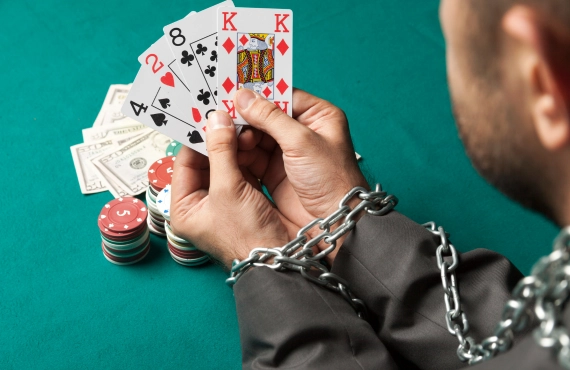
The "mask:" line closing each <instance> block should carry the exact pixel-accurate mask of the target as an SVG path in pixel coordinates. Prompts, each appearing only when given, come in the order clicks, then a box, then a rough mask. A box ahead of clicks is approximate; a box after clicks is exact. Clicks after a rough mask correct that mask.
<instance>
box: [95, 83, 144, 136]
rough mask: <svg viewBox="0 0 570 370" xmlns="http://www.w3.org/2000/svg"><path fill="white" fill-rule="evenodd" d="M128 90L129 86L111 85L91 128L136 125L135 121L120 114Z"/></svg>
mask: <svg viewBox="0 0 570 370" xmlns="http://www.w3.org/2000/svg"><path fill="white" fill-rule="evenodd" d="M130 90H131V85H111V86H110V87H109V91H107V95H106V96H105V100H104V101H103V105H102V106H101V110H100V111H99V114H98V115H97V118H96V119H95V122H94V123H93V127H98V126H104V125H109V124H119V123H137V121H135V120H133V119H132V118H129V117H127V116H125V115H124V114H123V113H121V107H122V106H123V102H124V101H125V99H126V98H127V95H129V91H130Z"/></svg>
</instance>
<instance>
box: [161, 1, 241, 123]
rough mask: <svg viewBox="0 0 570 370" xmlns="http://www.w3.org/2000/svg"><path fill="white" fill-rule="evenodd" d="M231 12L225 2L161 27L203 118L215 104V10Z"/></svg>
mask: <svg viewBox="0 0 570 370" xmlns="http://www.w3.org/2000/svg"><path fill="white" fill-rule="evenodd" d="M220 7H230V8H233V7H234V4H233V2H232V1H224V2H222V3H220V4H217V5H214V6H213V7H210V8H208V9H205V10H203V11H201V12H199V13H197V14H195V15H193V16H191V17H187V18H184V19H182V20H180V21H178V22H175V23H172V24H169V25H168V26H166V27H164V35H165V37H166V38H167V40H168V45H169V47H170V49H171V50H172V54H174V56H175V57H176V58H177V59H178V61H177V63H178V66H179V67H180V70H181V71H182V75H183V76H184V80H185V81H186V82H187V84H188V86H189V87H190V91H191V92H192V96H193V97H194V99H195V101H196V106H197V107H198V109H200V112H201V113H202V115H204V116H207V115H208V114H209V112H211V111H214V110H215V109H216V106H217V104H218V102H217V69H218V67H217V65H218V50H217V49H218V42H217V38H218V36H217V27H216V22H217V9H218V8H220Z"/></svg>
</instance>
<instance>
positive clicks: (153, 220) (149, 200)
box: [145, 185, 166, 237]
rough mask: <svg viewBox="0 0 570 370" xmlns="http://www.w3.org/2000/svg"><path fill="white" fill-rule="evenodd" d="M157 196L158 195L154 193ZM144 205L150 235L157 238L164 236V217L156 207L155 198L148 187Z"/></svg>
mask: <svg viewBox="0 0 570 370" xmlns="http://www.w3.org/2000/svg"><path fill="white" fill-rule="evenodd" d="M156 194H158V193H156ZM145 196H146V204H147V207H148V216H149V217H148V220H147V224H148V228H149V230H150V232H151V233H153V234H155V235H158V236H163V237H164V236H166V231H165V229H164V222H165V220H164V217H163V215H162V213H161V212H160V211H159V210H158V208H157V206H156V196H155V195H154V194H153V190H152V187H151V186H150V185H149V187H148V188H147V191H146V195H145Z"/></svg>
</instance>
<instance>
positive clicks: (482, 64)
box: [440, 0, 570, 225]
mask: <svg viewBox="0 0 570 370" xmlns="http://www.w3.org/2000/svg"><path fill="white" fill-rule="evenodd" d="M440 13H441V20H442V25H443V30H444V34H445V38H446V43H447V68H448V79H449V85H450V91H451V96H452V101H453V108H454V113H455V118H456V122H457V125H458V128H459V132H460V136H461V138H462V140H463V142H464V144H465V147H466V150H467V153H468V155H469V156H470V158H471V160H472V161H473V164H474V166H475V167H476V168H477V169H478V171H479V172H480V173H481V174H482V175H483V176H484V177H485V178H487V180H488V181H489V182H491V184H493V185H495V186H496V187H497V188H498V189H499V190H501V191H503V192H504V193H505V194H507V195H508V196H510V197H512V198H513V199H515V200H516V201H518V202H520V203H522V204H523V205H525V206H527V207H530V208H532V209H534V210H537V211H539V212H541V213H543V214H544V215H546V216H547V217H549V218H551V219H552V220H554V221H555V222H556V223H558V224H560V225H563V224H570V0H442V1H441V9H440Z"/></svg>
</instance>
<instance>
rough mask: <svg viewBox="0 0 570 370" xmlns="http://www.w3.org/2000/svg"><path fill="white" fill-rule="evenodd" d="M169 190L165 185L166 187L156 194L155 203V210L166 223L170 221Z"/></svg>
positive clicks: (169, 187) (168, 186)
mask: <svg viewBox="0 0 570 370" xmlns="http://www.w3.org/2000/svg"><path fill="white" fill-rule="evenodd" d="M170 189H171V186H170V185H166V187H165V188H164V189H162V190H161V191H160V193H158V195H157V197H156V203H155V204H156V208H158V210H159V211H160V213H161V214H162V216H163V217H164V218H165V219H166V220H168V221H170V198H171V196H170V193H171V190H170Z"/></svg>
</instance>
